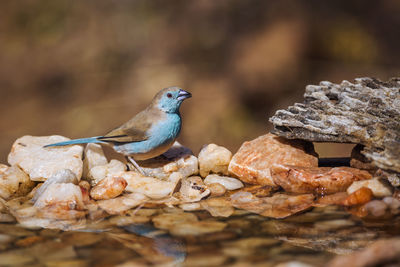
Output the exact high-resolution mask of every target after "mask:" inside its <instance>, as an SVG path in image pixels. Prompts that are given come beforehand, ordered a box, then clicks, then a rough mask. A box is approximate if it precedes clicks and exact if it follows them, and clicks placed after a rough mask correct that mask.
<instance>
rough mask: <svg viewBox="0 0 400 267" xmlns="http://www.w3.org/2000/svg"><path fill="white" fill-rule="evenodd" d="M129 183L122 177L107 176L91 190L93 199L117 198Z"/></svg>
mask: <svg viewBox="0 0 400 267" xmlns="http://www.w3.org/2000/svg"><path fill="white" fill-rule="evenodd" d="M127 185H128V183H127V182H126V181H125V179H124V178H121V177H106V178H104V179H103V180H101V181H100V182H99V183H98V184H97V185H95V186H94V187H93V188H92V190H90V196H91V197H92V198H93V199H96V200H100V199H110V198H115V197H117V196H119V195H121V194H122V192H124V190H125V187H126V186H127Z"/></svg>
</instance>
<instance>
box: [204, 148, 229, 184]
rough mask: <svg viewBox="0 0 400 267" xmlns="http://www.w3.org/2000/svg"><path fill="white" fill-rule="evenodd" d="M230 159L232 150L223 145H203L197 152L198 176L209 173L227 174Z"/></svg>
mask: <svg viewBox="0 0 400 267" xmlns="http://www.w3.org/2000/svg"><path fill="white" fill-rule="evenodd" d="M231 159H232V152H230V151H229V150H228V149H226V148H225V147H222V146H218V145H216V144H209V145H206V146H204V147H203V148H202V149H201V150H200V153H199V169H200V176H201V177H206V176H207V175H208V174H210V173H217V174H222V175H228V166H229V162H230V161H231Z"/></svg>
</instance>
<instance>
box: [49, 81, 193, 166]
mask: <svg viewBox="0 0 400 267" xmlns="http://www.w3.org/2000/svg"><path fill="white" fill-rule="evenodd" d="M190 97H192V95H191V94H190V93H189V92H186V91H185V90H183V89H181V88H179V87H168V88H164V89H162V90H161V91H160V92H158V93H157V94H156V95H155V97H154V98H153V100H152V101H151V103H150V105H149V106H148V107H147V108H146V109H145V110H143V111H142V112H140V113H138V114H137V115H136V116H134V117H133V118H132V119H130V120H129V121H127V122H126V123H124V124H123V125H121V126H120V127H118V128H115V129H114V130H112V131H111V132H109V133H108V134H106V135H104V136H94V137H89V138H81V139H75V140H70V141H65V142H60V143H55V144H50V145H46V146H45V147H55V146H67V145H75V144H86V143H100V144H108V145H111V146H112V147H113V149H114V150H115V151H117V152H119V153H122V154H124V155H125V156H127V157H128V159H129V160H130V161H131V162H132V164H133V165H134V166H135V168H136V169H137V170H138V171H139V172H140V173H142V174H144V172H143V170H142V169H141V168H140V167H139V165H138V164H137V163H136V161H135V160H146V159H150V158H154V157H157V156H159V155H161V154H163V153H164V152H166V151H167V150H168V149H169V148H170V147H171V146H172V144H173V143H174V142H175V140H176V138H177V137H178V135H179V132H180V131H181V125H182V119H181V114H180V113H179V107H180V106H181V104H182V102H183V100H185V99H186V98H190Z"/></svg>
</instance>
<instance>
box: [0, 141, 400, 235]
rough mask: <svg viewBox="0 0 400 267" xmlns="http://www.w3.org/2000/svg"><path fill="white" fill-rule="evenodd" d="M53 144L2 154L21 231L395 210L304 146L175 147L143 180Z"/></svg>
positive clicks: (373, 180) (393, 200) (358, 173)
mask: <svg viewBox="0 0 400 267" xmlns="http://www.w3.org/2000/svg"><path fill="white" fill-rule="evenodd" d="M59 140H67V138H65V137H61V136H49V137H33V136H24V137H22V138H19V139H18V140H16V141H15V143H14V145H13V147H12V151H11V153H10V155H9V164H10V165H11V166H6V165H1V168H0V197H1V202H2V203H3V205H4V206H5V207H6V210H7V211H8V213H10V214H12V215H13V216H14V217H15V218H16V219H17V220H18V222H19V223H21V224H22V225H27V226H41V227H56V228H62V229H66V228H67V229H68V228H69V227H72V228H75V227H80V226H81V225H84V224H85V222H86V221H87V220H98V219H101V218H104V217H107V216H110V215H115V214H123V213H129V212H131V210H132V209H134V208H140V207H152V206H168V207H178V208H180V209H182V210H184V211H200V210H205V211H208V212H209V213H210V214H211V215H212V216H219V217H228V216H231V215H232V214H233V213H234V211H235V208H238V209H244V210H247V211H250V212H253V213H257V214H260V215H262V216H267V217H272V218H285V217H288V216H290V215H293V214H296V213H298V212H301V211H304V210H307V209H310V208H312V207H315V206H321V205H322V206H323V205H340V206H343V207H346V208H347V209H349V211H350V212H351V213H353V214H355V215H357V216H360V217H365V216H375V217H385V216H386V217H387V216H388V214H389V215H390V214H391V215H395V214H397V213H399V211H400V205H399V203H400V201H399V197H398V195H399V193H398V192H397V191H396V190H395V189H394V188H393V187H392V186H391V185H390V184H388V183H385V182H384V181H382V179H381V178H379V177H375V176H374V175H371V174H370V173H369V172H368V171H365V170H359V169H356V168H350V167H335V168H330V167H318V155H317V154H316V153H315V151H314V148H313V145H312V143H309V142H307V141H299V140H288V139H284V138H282V137H278V136H276V135H273V134H266V135H264V136H260V137H258V138H256V139H254V140H252V141H249V142H245V143H244V144H243V145H242V147H241V148H240V149H239V150H238V152H237V153H236V154H235V155H233V156H232V153H231V152H230V151H229V150H228V149H226V148H224V147H221V146H218V145H215V144H210V145H207V146H204V147H203V148H202V150H201V151H200V153H199V157H196V156H194V155H193V153H192V152H191V151H190V150H189V149H187V148H185V147H183V146H182V145H180V144H179V143H176V144H174V146H173V147H172V148H171V149H170V150H169V151H168V152H167V153H165V154H163V155H161V156H159V157H157V158H154V159H151V160H148V161H144V162H140V165H141V166H143V167H144V170H145V172H146V173H147V174H148V176H143V175H141V174H139V173H138V172H136V171H133V170H130V169H132V168H129V164H127V163H126V162H123V161H120V160H117V159H111V160H109V159H108V158H107V157H106V155H105V154H104V152H103V149H102V147H101V146H100V145H97V144H89V145H87V146H86V148H85V149H83V148H82V146H80V145H74V146H69V147H53V148H44V147H43V145H45V144H47V143H51V142H54V141H59ZM3 213H5V212H3ZM60 221H62V223H60Z"/></svg>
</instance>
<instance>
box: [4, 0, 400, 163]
mask: <svg viewBox="0 0 400 267" xmlns="http://www.w3.org/2000/svg"><path fill="white" fill-rule="evenodd" d="M399 14H400V1H398V0H382V1H366V0H358V1H341V0H336V1H319V0H308V1H296V0H293V1H291V0H283V1H263V0H259V1H258V0H246V1H244V0H229V1H228V0H218V1H215V0H192V1H189V0H179V1H175V0H171V1H164V0H158V1H153V0H136V1H128V0H114V1H111V0H96V1H94V0H92V1H77V0H63V1H59V0H29V1H25V0H20V1H1V2H0V51H1V52H0V93H1V94H0V95H1V96H0V136H1V139H0V162H4V161H5V160H6V155H7V154H8V152H9V150H10V147H11V145H12V143H13V142H14V140H15V139H16V138H18V137H20V136H22V135H27V134H29V135H52V134H60V135H64V136H67V137H70V138H78V137H87V136H93V135H101V134H104V133H106V132H107V131H109V130H110V129H112V128H114V127H116V126H118V125H120V124H121V123H123V122H125V121H126V120H128V119H129V118H130V117H131V116H132V115H134V114H135V113H137V112H138V111H140V110H141V109H142V108H144V107H145V106H146V105H147V104H148V103H149V101H150V100H151V98H152V97H153V95H154V94H155V93H156V92H157V91H158V90H159V89H161V88H163V87H167V86H172V85H177V86H180V87H182V88H185V89H187V90H188V91H190V92H192V93H193V98H192V99H190V100H188V101H186V102H185V103H184V104H183V106H182V114H183V123H184V124H183V131H182V133H181V137H180V141H181V142H182V143H183V144H185V145H187V146H189V147H190V148H191V149H192V150H193V151H194V152H195V153H197V152H198V151H199V149H200V148H201V146H202V145H203V144H206V143H211V142H214V143H217V144H220V145H224V146H226V147H228V148H230V149H231V150H233V151H236V150H237V149H238V147H239V146H240V145H241V143H242V142H243V141H245V140H249V139H253V138H255V137H257V136H258V135H261V134H263V133H266V132H267V131H269V130H270V129H271V125H270V124H269V122H268V118H269V117H270V116H271V115H273V113H274V111H275V110H277V109H280V108H286V107H287V106H288V105H291V104H293V103H294V102H295V101H302V95H303V92H304V88H305V86H306V85H307V84H317V83H319V81H321V80H330V81H333V82H340V81H342V80H345V79H346V80H353V79H354V78H356V77H362V76H373V77H377V78H379V79H382V80H386V79H388V78H389V77H393V76H399V72H400V53H399V51H400V15H399ZM335 147H337V146H335ZM328 150H329V149H328Z"/></svg>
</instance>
